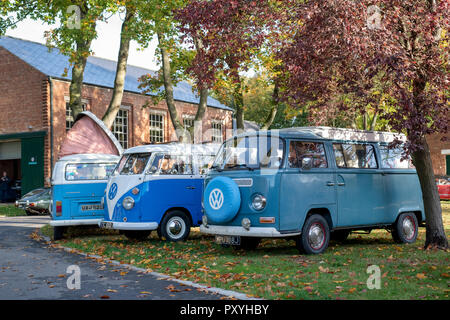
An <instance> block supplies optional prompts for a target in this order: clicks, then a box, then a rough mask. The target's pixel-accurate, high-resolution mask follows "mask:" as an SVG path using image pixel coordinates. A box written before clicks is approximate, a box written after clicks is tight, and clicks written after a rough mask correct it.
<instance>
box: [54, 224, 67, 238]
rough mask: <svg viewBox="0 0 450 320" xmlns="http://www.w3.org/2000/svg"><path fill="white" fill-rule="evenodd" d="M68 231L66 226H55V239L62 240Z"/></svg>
mask: <svg viewBox="0 0 450 320" xmlns="http://www.w3.org/2000/svg"><path fill="white" fill-rule="evenodd" d="M64 232H66V227H53V240H61V239H62V238H63V237H64Z"/></svg>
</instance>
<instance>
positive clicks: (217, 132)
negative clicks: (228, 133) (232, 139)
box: [211, 121, 223, 142]
mask: <svg viewBox="0 0 450 320" xmlns="http://www.w3.org/2000/svg"><path fill="white" fill-rule="evenodd" d="M211 127H212V134H211V141H212V142H222V141H223V134H222V123H221V122H217V121H213V122H212V124H211Z"/></svg>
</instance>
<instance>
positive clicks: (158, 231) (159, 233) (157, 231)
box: [156, 226, 162, 240]
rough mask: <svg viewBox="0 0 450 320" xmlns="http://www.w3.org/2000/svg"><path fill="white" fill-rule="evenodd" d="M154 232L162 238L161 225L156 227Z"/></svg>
mask: <svg viewBox="0 0 450 320" xmlns="http://www.w3.org/2000/svg"><path fill="white" fill-rule="evenodd" d="M156 234H157V235H158V238H159V239H160V240H161V239H162V233H161V226H158V229H156Z"/></svg>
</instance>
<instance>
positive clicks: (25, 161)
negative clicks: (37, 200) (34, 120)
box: [0, 131, 47, 196]
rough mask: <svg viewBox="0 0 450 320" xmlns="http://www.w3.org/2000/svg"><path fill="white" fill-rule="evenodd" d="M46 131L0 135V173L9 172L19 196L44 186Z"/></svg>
mask: <svg viewBox="0 0 450 320" xmlns="http://www.w3.org/2000/svg"><path fill="white" fill-rule="evenodd" d="M46 134H47V133H46V132H45V131H38V132H24V133H14V134H3V135H0V174H1V173H3V171H6V172H7V173H8V176H9V178H10V179H11V188H12V189H13V191H14V192H16V193H17V195H18V196H22V195H24V194H25V193H27V192H29V191H31V190H33V189H36V188H40V187H43V186H44V138H45V135H46Z"/></svg>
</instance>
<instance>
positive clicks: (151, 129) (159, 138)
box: [148, 110, 167, 143]
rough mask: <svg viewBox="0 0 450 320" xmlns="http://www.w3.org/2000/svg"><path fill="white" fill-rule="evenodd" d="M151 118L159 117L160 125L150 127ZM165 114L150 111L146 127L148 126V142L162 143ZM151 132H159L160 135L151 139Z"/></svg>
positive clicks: (158, 111)
mask: <svg viewBox="0 0 450 320" xmlns="http://www.w3.org/2000/svg"><path fill="white" fill-rule="evenodd" d="M152 116H160V117H161V121H160V123H161V124H160V125H158V126H156V125H152ZM166 116H167V114H166V112H164V111H160V110H151V111H150V114H149V118H148V126H149V137H150V142H152V143H154V142H164V140H165V128H166ZM155 122H156V121H155ZM152 132H159V133H160V134H159V135H158V136H153V138H155V139H153V138H152Z"/></svg>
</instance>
